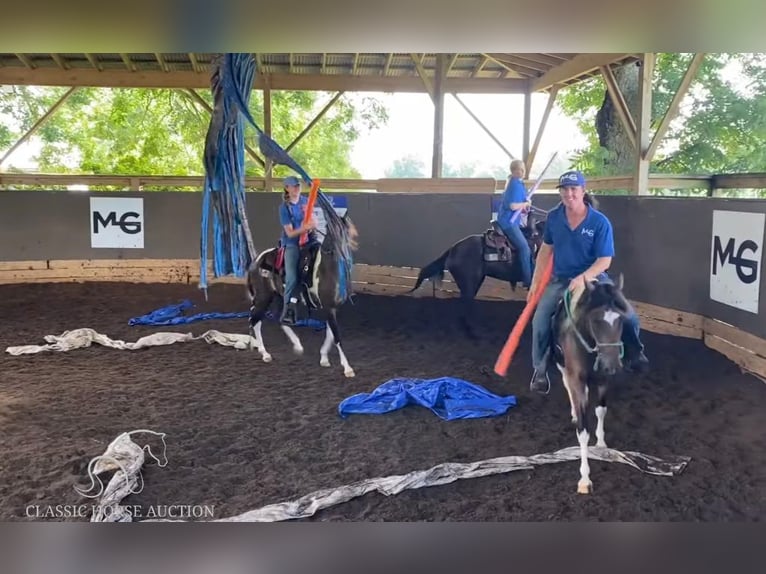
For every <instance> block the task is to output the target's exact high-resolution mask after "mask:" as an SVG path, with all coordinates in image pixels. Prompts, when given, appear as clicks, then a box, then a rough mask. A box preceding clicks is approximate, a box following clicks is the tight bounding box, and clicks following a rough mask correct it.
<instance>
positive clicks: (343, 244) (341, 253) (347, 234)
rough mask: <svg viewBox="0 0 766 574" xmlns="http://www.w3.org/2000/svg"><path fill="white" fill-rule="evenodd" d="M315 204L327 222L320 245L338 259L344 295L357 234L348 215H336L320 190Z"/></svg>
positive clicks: (348, 291)
mask: <svg viewBox="0 0 766 574" xmlns="http://www.w3.org/2000/svg"><path fill="white" fill-rule="evenodd" d="M317 205H318V206H319V207H320V209H321V210H322V212H323V213H324V217H325V221H326V222H327V230H326V235H325V239H324V241H323V242H322V247H323V249H326V250H327V251H330V252H331V253H332V254H333V256H334V258H335V259H336V260H337V261H338V281H339V286H340V292H341V295H342V296H343V297H345V296H346V295H347V294H349V293H350V292H351V291H350V287H351V272H352V269H353V265H354V258H353V255H352V251H355V250H356V249H357V247H358V244H357V241H356V238H357V237H358V235H359V234H358V232H357V229H356V226H355V225H354V224H353V223H351V220H350V218H349V217H348V215H346V216H345V217H341V216H340V215H338V214H337V213H336V212H335V208H334V207H333V206H332V203H331V202H330V200H329V199H328V198H327V196H326V195H324V194H323V193H321V192H319V193H318V194H317Z"/></svg>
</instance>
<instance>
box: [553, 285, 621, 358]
mask: <svg viewBox="0 0 766 574" xmlns="http://www.w3.org/2000/svg"><path fill="white" fill-rule="evenodd" d="M571 299H572V292H571V291H570V290H569V289H567V290H566V291H564V309H566V313H567V318H568V319H569V321H570V322H571V323H572V329H573V330H574V332H575V335H577V339H578V340H579V341H580V343H581V344H582V346H583V347H585V350H586V351H588V353H596V360H595V362H594V363H593V369H594V370H597V369H598V363H599V360H600V359H601V348H602V347H620V359H622V358H623V356H624V355H625V345H624V344H623V342H622V341H620V342H619V343H599V342H598V341H597V340H596V337H595V336H594V337H593V340H594V341H596V346H595V347H591V346H590V345H589V344H588V342H587V341H586V340H585V337H583V336H582V333H580V330H579V329H578V328H577V324H576V323H575V321H574V318H573V317H572V309H571V305H570V303H571Z"/></svg>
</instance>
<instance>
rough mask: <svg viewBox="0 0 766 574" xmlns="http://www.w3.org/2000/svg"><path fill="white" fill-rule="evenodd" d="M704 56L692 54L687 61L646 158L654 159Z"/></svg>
mask: <svg viewBox="0 0 766 574" xmlns="http://www.w3.org/2000/svg"><path fill="white" fill-rule="evenodd" d="M704 58H705V54H704V53H700V54H694V58H692V61H691V62H690V63H689V67H688V68H687V69H686V73H685V74H684V77H683V78H682V79H681V83H680V84H679V85H678V90H676V93H675V95H674V96H673V100H672V101H671V102H670V105H669V106H668V110H667V111H666V112H665V115H664V116H663V118H662V121H661V122H660V126H659V127H658V128H657V131H656V132H655V133H654V137H653V138H652V143H651V144H649V150H648V151H647V153H646V159H647V160H649V161H652V159H654V154H655V153H656V152H657V148H658V147H659V145H660V143H661V142H662V138H664V137H665V132H667V131H668V126H670V122H672V121H673V120H674V119H675V117H676V115H678V108H679V107H680V106H681V100H683V99H684V96H685V95H686V92H688V91H689V86H690V85H691V83H692V80H693V79H694V77H695V76H696V75H697V70H699V67H700V66H701V65H702V60H703V59H704Z"/></svg>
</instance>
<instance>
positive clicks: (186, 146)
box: [0, 87, 388, 178]
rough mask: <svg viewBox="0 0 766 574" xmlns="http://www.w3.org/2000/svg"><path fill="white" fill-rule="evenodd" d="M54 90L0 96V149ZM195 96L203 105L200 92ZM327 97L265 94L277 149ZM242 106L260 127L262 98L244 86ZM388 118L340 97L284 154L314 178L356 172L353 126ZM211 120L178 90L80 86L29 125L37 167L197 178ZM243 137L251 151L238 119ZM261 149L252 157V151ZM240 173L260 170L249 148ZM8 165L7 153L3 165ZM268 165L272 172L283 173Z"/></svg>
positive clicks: (365, 103) (251, 141)
mask: <svg viewBox="0 0 766 574" xmlns="http://www.w3.org/2000/svg"><path fill="white" fill-rule="evenodd" d="M65 91H66V90H65V89H61V88H30V87H14V88H12V89H10V90H8V91H6V92H3V93H1V94H0V147H2V148H5V149H7V148H8V147H9V146H10V145H12V143H13V142H14V141H15V140H17V139H18V138H19V137H21V135H22V134H23V133H24V132H25V131H26V130H28V129H29V128H30V127H31V126H32V125H33V124H34V122H35V121H37V119H38V118H39V117H40V116H42V115H43V114H44V113H45V112H46V111H47V110H48V109H49V108H50V106H51V105H53V104H54V103H55V101H56V100H57V99H58V98H59V97H61V95H62V94H63V93H64V92H65ZM197 94H198V95H199V96H200V97H201V98H202V99H203V100H205V101H206V102H207V103H208V105H210V106H212V97H211V94H210V93H209V91H203V90H198V91H197ZM331 96H332V95H331V94H323V93H318V92H284V91H275V92H272V137H273V138H274V139H275V140H276V141H277V142H278V143H279V144H280V145H282V147H285V148H286V147H287V146H288V144H289V143H290V142H291V141H292V140H293V139H294V138H295V137H296V136H297V135H298V134H299V133H300V132H301V131H302V130H303V129H304V128H305V126H306V125H307V124H308V123H309V122H310V121H311V120H312V119H313V118H314V116H315V115H316V114H317V113H318V112H319V110H320V109H321V108H322V107H323V106H324V105H325V103H326V102H327V101H329V99H330V97H331ZM250 109H251V112H252V113H253V117H254V118H256V120H258V119H260V120H261V121H260V124H259V125H260V127H261V128H263V127H264V125H263V121H262V118H263V97H262V93H261V92H260V91H253V92H252V96H251V100H250ZM387 119H388V116H387V112H386V109H385V108H384V107H383V106H382V105H381V104H380V103H379V102H378V101H377V100H375V99H374V98H363V99H361V100H360V103H359V104H357V105H354V104H353V103H352V102H350V101H349V100H348V98H347V97H346V96H342V97H341V98H340V99H339V100H338V101H337V102H336V103H335V104H334V106H333V107H332V108H331V109H330V110H329V111H328V112H327V113H326V114H325V115H324V116H323V117H322V119H321V120H320V121H319V122H318V123H317V124H315V125H314V127H313V128H312V130H311V131H310V132H309V133H308V134H307V135H306V136H304V137H303V138H302V139H301V141H300V142H299V143H298V144H297V145H296V146H295V147H294V148H293V149H292V150H290V154H291V156H292V157H293V158H294V159H295V160H296V161H297V162H298V163H299V164H301V165H302V166H303V167H304V169H306V170H307V171H308V172H309V173H310V174H312V175H315V176H317V177H325V178H327V177H332V178H344V177H349V178H353V177H359V173H358V172H357V170H355V169H354V168H353V166H352V165H351V161H350V152H351V149H352V147H353V143H354V141H356V139H357V138H358V137H359V135H360V132H361V131H362V130H367V129H373V128H375V127H377V126H378V125H380V124H382V123H385V122H386V121H387ZM209 121H210V116H209V114H208V112H207V111H206V110H205V109H204V108H203V107H202V106H201V105H200V104H199V103H198V102H197V101H196V99H195V98H194V97H193V96H192V95H191V94H189V93H188V92H186V91H184V90H168V89H164V90H160V89H99V88H79V89H78V90H76V91H75V92H74V93H73V94H72V95H71V96H70V97H69V99H68V100H67V101H66V102H65V103H64V104H63V105H62V106H61V107H60V108H59V109H58V110H57V111H56V112H55V113H54V114H53V115H52V116H51V117H50V118H49V120H48V121H47V122H46V123H45V124H44V125H43V126H42V127H41V128H40V129H39V130H38V131H37V133H36V136H37V137H39V140H40V142H41V146H42V147H41V150H40V153H39V155H38V157H37V158H36V159H37V161H38V163H39V166H40V171H43V172H50V173H67V172H72V173H92V174H125V175H202V174H203V173H204V167H203V164H202V154H203V150H204V141H205V135H206V133H207V129H208V125H209ZM245 134H246V141H247V143H248V145H250V147H252V148H253V149H255V150H256V152H258V145H257V139H256V132H255V130H254V129H252V127H250V126H249V125H247V124H246V127H245ZM259 155H260V154H259ZM245 158H246V173H247V174H248V175H263V168H262V167H261V166H260V165H259V164H257V163H256V162H255V161H254V160H253V159H252V158H251V157H250V156H249V155H248V154H245ZM12 164H13V156H11V157H10V158H9V160H8V162H7V165H6V167H8V166H11V167H12ZM288 172H289V171H288V170H287V168H285V167H284V166H275V168H274V170H273V173H274V176H275V177H281V176H283V175H287V174H288Z"/></svg>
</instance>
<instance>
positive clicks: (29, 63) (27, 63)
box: [16, 54, 36, 70]
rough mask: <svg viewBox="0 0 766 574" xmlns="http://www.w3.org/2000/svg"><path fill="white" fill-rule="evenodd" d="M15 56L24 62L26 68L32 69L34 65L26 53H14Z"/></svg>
mask: <svg viewBox="0 0 766 574" xmlns="http://www.w3.org/2000/svg"><path fill="white" fill-rule="evenodd" d="M16 57H17V58H18V59H19V61H20V62H21V63H22V64H24V65H25V66H26V67H27V68H28V69H30V70H34V69H35V68H36V66H35V65H34V64H33V63H32V60H30V59H29V56H27V55H26V54H16Z"/></svg>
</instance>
